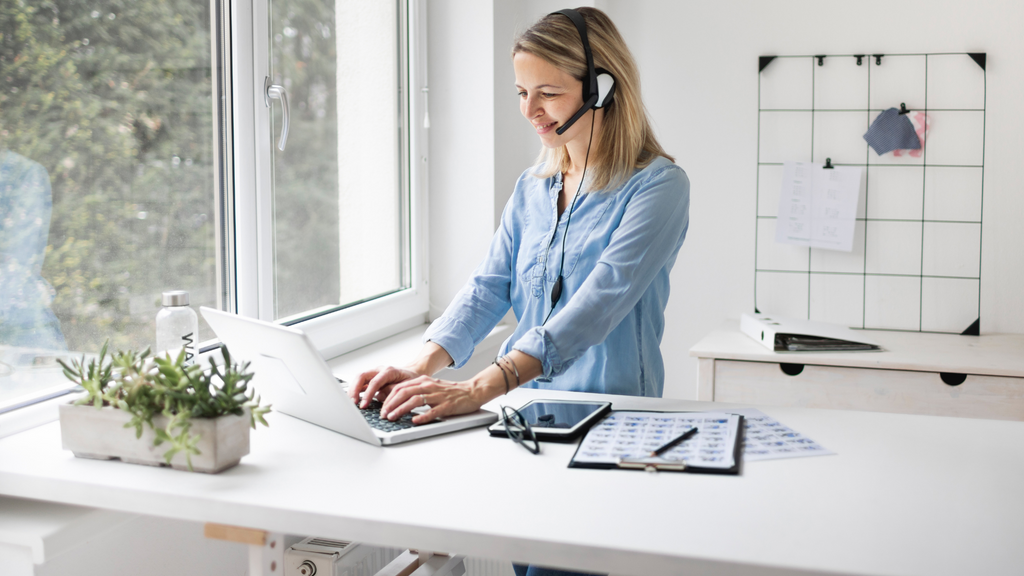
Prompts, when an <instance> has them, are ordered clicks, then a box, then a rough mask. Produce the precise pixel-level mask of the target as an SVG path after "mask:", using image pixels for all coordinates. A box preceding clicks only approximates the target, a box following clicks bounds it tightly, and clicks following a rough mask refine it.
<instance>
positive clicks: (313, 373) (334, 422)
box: [200, 307, 498, 446]
mask: <svg viewBox="0 0 1024 576" xmlns="http://www.w3.org/2000/svg"><path fill="white" fill-rule="evenodd" d="M200 310H202V313H203V317H204V318H206V321H207V322H208V323H209V324H210V327H211V328H213V331H214V332H216V333H217V336H219V337H220V340H221V342H223V343H224V344H226V345H227V347H228V350H229V351H230V352H231V356H232V358H234V359H236V360H248V361H249V362H251V363H252V365H251V366H250V370H252V372H253V373H254V374H255V376H253V379H252V385H253V387H254V388H255V389H256V392H257V393H258V394H259V395H260V397H261V399H262V400H263V401H265V402H268V403H270V404H271V405H272V406H273V410H274V411H275V412H281V413H283V414H288V415H289V416H294V417H295V418H299V419H301V420H305V421H306V422H311V423H313V424H316V425H318V426H323V427H324V428H327V429H329V430H333V431H335V432H339V433H341V434H344V435H346V436H351V437H352V438H356V439H358V440H362V441H363V442H368V443H370V444H375V445H377V446H387V445H389V444H398V443H400V442H408V441H410V440H418V439H420V438H426V437H428V436H436V435H438V434H445V433H448V432H454V431H456V430H463V429H466V428H472V427H475V426H486V425H488V424H491V423H493V422H496V421H497V420H498V416H497V415H496V414H494V413H493V412H488V411H486V410H477V411H476V412H474V413H472V414H465V415H462V416H452V417H448V418H445V419H443V420H435V421H434V422H431V423H429V424H421V425H418V426H417V425H413V424H412V422H411V417H412V415H411V414H410V415H407V416H405V417H403V418H402V419H400V420H398V421H396V422H393V423H392V422H387V421H386V420H382V419H380V418H379V414H378V413H377V410H379V408H380V405H379V403H377V402H374V405H375V407H376V409H367V410H360V408H359V407H358V406H357V405H356V403H355V402H353V401H352V399H351V398H349V396H348V393H347V392H346V391H345V389H344V387H343V386H342V384H341V382H340V381H339V380H338V379H337V378H335V377H334V375H333V374H332V373H331V369H330V368H329V367H328V366H327V363H326V362H324V359H323V357H322V356H320V353H319V352H318V351H317V349H316V347H314V346H313V343H312V342H311V341H310V339H309V337H307V336H306V334H305V333H304V332H302V330H299V329H297V328H292V327H289V326H281V325H279V324H272V323H270V322H264V321H261V320H254V319H252V318H244V317H242V316H238V315H237V314H230V313H227V312H222V311H220V310H214V309H212V308H206V307H202V308H200ZM422 410H424V409H421V408H417V409H416V411H422ZM414 412H415V411H414ZM371 424H372V425H371Z"/></svg>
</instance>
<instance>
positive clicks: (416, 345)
mask: <svg viewBox="0 0 1024 576" xmlns="http://www.w3.org/2000/svg"><path fill="white" fill-rule="evenodd" d="M427 326H428V325H427V324H422V325H420V326H417V327H415V328H410V329H408V330H406V331H404V332H400V333H398V334H395V335H394V336H391V337H389V338H385V339H383V340H380V341H379V342H375V343H373V344H369V345H367V346H364V347H362V348H359V349H357V350H353V351H351V352H348V353H346V354H342V355H340V356H337V357H335V358H332V359H329V360H328V361H327V364H328V366H330V367H331V370H332V371H333V372H334V375H335V376H337V377H339V378H341V379H342V380H345V381H346V382H352V381H353V380H355V378H356V377H357V376H358V375H359V374H360V373H361V372H363V371H365V370H369V369H371V368H374V367H376V366H380V365H384V364H393V365H402V364H405V363H407V362H409V361H411V360H412V359H413V358H415V357H416V354H417V353H418V352H419V350H420V347H421V346H422V345H423V334H424V333H425V332H426V331H427ZM514 329H515V327H514V326H512V325H509V324H499V325H498V326H497V327H495V328H494V330H491V333H490V334H488V335H487V337H486V338H484V341H483V342H481V343H480V345H479V346H477V347H476V351H475V352H474V353H473V358H471V359H470V361H469V362H468V363H467V364H466V365H465V366H463V367H462V368H461V369H459V370H443V371H442V372H441V373H439V374H438V377H440V378H444V379H446V380H462V379H466V378H469V377H470V376H472V375H474V374H476V373H477V372H479V371H480V370H483V369H484V368H486V367H487V365H489V364H490V363H491V361H492V360H493V359H494V357H495V355H496V354H497V351H498V348H499V347H500V346H501V343H502V342H504V341H505V339H506V338H508V337H509V335H510V334H512V331H513V330H514ZM210 354H216V355H219V354H220V352H219V350H214V351H212V352H210ZM203 356H204V357H205V356H206V355H203ZM202 361H203V362H205V360H202ZM80 395H81V393H78V394H67V395H64V396H59V397H57V398H52V399H50V400H46V401H43V402H38V403H36V404H32V405H30V406H25V407H24V408H19V409H17V410H12V411H11V412H7V413H5V414H2V415H0V438H3V437H5V436H11V435H13V434H17V433H18V432H23V431H25V430H28V429H30V428H35V427H36V426H42V425H43V424H47V423H49V422H53V421H54V420H57V418H58V412H57V407H58V406H59V405H61V404H63V403H65V402H70V401H72V400H74V399H75V398H78V397H79V396H80Z"/></svg>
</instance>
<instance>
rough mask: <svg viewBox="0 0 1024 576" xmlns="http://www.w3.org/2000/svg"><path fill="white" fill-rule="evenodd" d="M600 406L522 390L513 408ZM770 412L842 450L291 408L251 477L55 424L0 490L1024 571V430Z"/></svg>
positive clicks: (434, 539) (621, 400)
mask: <svg viewBox="0 0 1024 576" xmlns="http://www.w3.org/2000/svg"><path fill="white" fill-rule="evenodd" d="M595 396H596V395H574V394H571V393H557V392H550V391H543V392H542V391H533V390H515V391H513V393H512V394H511V395H510V397H508V398H507V399H505V402H507V403H508V404H512V405H518V404H521V403H524V402H526V401H527V400H529V399H532V398H535V397H546V398H552V397H572V398H581V397H582V398H587V397H595ZM602 398H605V399H611V400H612V401H613V404H614V407H615V408H617V409H660V410H721V409H727V408H729V407H730V406H733V407H735V405H727V404H715V403H706V402H693V401H683V400H668V399H647V398H631V397H619V396H611V397H609V396H602ZM764 411H765V412H766V413H768V414H769V415H771V416H773V417H775V418H777V419H779V420H780V421H781V422H783V423H784V424H786V425H788V426H790V427H792V428H794V429H796V430H798V431H800V432H803V433H804V434H806V435H808V436H810V437H811V438H813V439H815V440H816V441H818V442H820V443H821V444H822V445H823V446H825V447H827V448H829V449H831V450H834V451H835V452H836V453H837V454H836V455H831V456H824V457H814V458H800V459H791V460H775V461H765V462H753V463H749V464H745V465H744V466H743V470H742V474H741V475H739V476H715V475H701V474H673V473H659V474H650V473H643V472H633V471H617V470H614V471H613V470H587V469H569V468H567V467H566V466H567V464H568V462H569V459H570V458H571V456H572V454H573V452H574V450H575V444H569V445H560V444H544V445H543V452H542V454H541V455H539V456H534V455H532V454H530V453H528V452H527V451H525V450H523V449H522V448H521V447H519V446H517V445H515V444H513V443H512V442H509V441H507V440H505V439H499V438H491V437H489V436H488V435H487V433H486V432H485V431H484V430H483V429H476V430H470V431H464V432H457V433H454V434H450V435H447V436H442V437H436V438H432V439H428V440H422V441H418V442H412V443H409V444H405V445H398V446H393V447H388V448H377V447H374V446H370V445H367V444H364V443H362V442H358V441H356V440H352V439H350V438H347V437H344V436H341V435H339V434H336V433H334V432H330V431H328V430H326V429H322V428H319V427H316V426H313V425H310V424H306V423H304V422H301V421H298V420H295V419H293V418H290V417H288V416H284V415H281V414H272V415H271V416H270V424H271V427H270V428H269V429H266V428H262V427H261V428H260V429H258V430H256V431H255V432H254V433H253V435H252V448H251V453H250V454H249V455H248V456H246V457H245V458H243V460H242V462H241V464H240V465H238V466H236V467H234V468H232V469H230V470H227V471H225V472H222V473H220V474H217V475H206V474H193V473H187V472H179V471H174V470H170V469H167V468H151V467H146V466H137V465H131V464H124V463H120V462H106V461H95V460H85V459H77V458H74V457H73V456H72V455H71V453H70V452H66V451H63V450H61V448H60V430H59V425H58V424H57V423H52V424H49V425H45V426H42V427H39V428H36V429H33V430H29V431H27V432H23V433H21V434H17V435H14V436H10V437H7V438H4V439H0V494H4V495H11V496H19V497H26V498H36V499H41V500H50V501H58V502H64V503H71V504H79V505H88V506H95V507H101V508H108V509H114V510H121V511H130V512H138V513H143V514H150V515H154V516H163V517H170V518H178V519H186V520H194V521H210V522H218V523H224V524H231V525H238V526H246V527H253V528H261V529H266V530H270V531H276V532H285V533H290V534H302V535H316V536H321V537H325V538H339V539H352V540H356V541H361V542H368V543H377V544H387V545H394V546H402V547H411V548H420V549H427V550H438V551H448V552H455V553H463V554H468V555H471V556H480V557H485V558H493V559H509V560H518V561H529V562H534V563H537V564H544V565H553V566H561V567H569V568H577V569H581V570H591V571H599V572H612V573H615V574H637V575H639V574H643V575H645V576H646V575H658V574H666V575H667V574H679V573H683V572H685V573H708V574H726V573H728V574H735V573H736V570H737V569H738V568H739V569H740V570H742V571H743V572H744V573H751V574H782V573H791V571H792V570H806V571H810V572H812V573H813V572H829V573H844V574H966V573H989V574H1007V573H1014V572H1019V569H1020V566H1024V547H1021V546H1020V542H1021V541H1022V540H1024V497H1022V496H1021V486H1020V479H1021V478H1024V423H1020V422H1006V421H994V420H971V419H957V418H943V417H934V416H915V415H903V414H879V413H868V412H848V411H838V410H817V409H802V408H776V407H772V408H765V409H764ZM691 571H692V572H691Z"/></svg>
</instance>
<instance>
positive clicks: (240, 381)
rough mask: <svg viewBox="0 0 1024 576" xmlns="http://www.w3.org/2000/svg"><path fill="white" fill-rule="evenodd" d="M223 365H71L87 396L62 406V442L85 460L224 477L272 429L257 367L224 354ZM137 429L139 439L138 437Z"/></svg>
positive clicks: (121, 356) (129, 355)
mask: <svg viewBox="0 0 1024 576" xmlns="http://www.w3.org/2000/svg"><path fill="white" fill-rule="evenodd" d="M221 353H222V355H223V364H221V365H218V364H217V363H216V362H215V361H214V359H213V358H212V357H211V358H210V367H209V368H208V369H206V370H204V369H203V367H202V366H200V365H199V364H198V363H197V364H194V365H186V364H185V351H184V350H182V351H181V353H179V354H178V356H177V358H171V357H170V355H165V357H163V358H150V357H149V348H146V349H145V350H144V351H142V352H135V351H131V350H129V351H119V352H117V353H116V354H113V355H111V356H108V355H107V345H106V344H104V345H103V349H102V350H101V351H100V354H99V356H98V357H96V358H93V359H91V360H90V361H88V362H86V360H85V357H82V358H81V359H80V360H72V361H71V364H70V365H68V364H66V363H64V362H63V361H59V362H60V364H61V366H62V367H63V368H64V375H65V376H67V377H68V378H69V379H70V380H71V381H73V382H75V383H76V384H78V385H79V386H81V387H82V389H84V390H85V396H83V397H82V398H80V399H78V400H76V401H74V402H72V403H68V404H63V405H61V406H60V428H61V441H62V443H63V446H64V449H65V450H71V451H72V452H73V453H74V454H75V456H77V457H79V458H98V459H104V460H109V459H120V460H122V461H124V462H131V463H136V464H148V465H151V466H171V467H172V468H176V469H188V470H194V471H199V472H210V473H216V472H220V471H221V470H224V469H226V468H230V467H231V466H234V465H235V464H237V463H238V462H239V461H240V460H241V458H242V456H245V455H246V454H248V453H249V429H250V427H251V428H255V427H256V422H259V423H261V424H263V425H264V426H266V425H267V421H266V420H265V419H264V415H265V414H266V413H267V412H269V411H270V407H269V406H260V401H259V397H258V396H255V393H254V391H253V390H252V388H250V387H249V381H250V380H251V379H252V377H253V373H251V372H249V371H248V367H249V363H248V362H244V363H241V364H238V363H235V362H232V360H231V355H230V353H229V352H228V349H227V347H226V346H221ZM128 429H134V434H133V433H132V431H131V430H128Z"/></svg>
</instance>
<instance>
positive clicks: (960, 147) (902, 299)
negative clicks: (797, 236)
mask: <svg viewBox="0 0 1024 576" xmlns="http://www.w3.org/2000/svg"><path fill="white" fill-rule="evenodd" d="M858 60H859V61H860V62H859V63H858ZM985 60H986V56H985V54H967V53H957V54H948V53H944V54H891V55H884V56H876V55H861V56H857V55H826V56H778V57H776V56H762V57H760V60H759V72H758V74H759V77H758V115H757V116H758V151H757V196H756V198H757V227H756V247H755V259H754V260H755V273H754V306H755V310H757V311H760V312H763V313H768V314H776V315H779V316H787V317H793V318H804V319H810V320H819V321H824V322H833V323H837V324H842V325H845V326H850V327H853V328H867V329H881V330H904V331H919V332H941V333H956V334H960V333H968V334H977V333H978V332H979V329H980V316H981V313H980V308H981V280H982V275H981V238H982V233H981V232H982V201H983V190H984V169H985V100H986V83H985V80H986V78H985ZM901 103H902V104H905V105H906V108H907V109H909V110H910V111H911V113H912V114H913V113H915V112H923V113H925V114H926V115H927V118H928V131H927V132H926V134H925V137H924V138H921V143H922V149H921V150H920V151H919V152H917V153H915V154H914V155H911V154H909V153H907V152H906V151H903V152H902V153H901V154H900V155H899V156H896V155H894V153H892V152H890V153H887V154H883V155H881V156H879V155H878V154H876V153H875V152H874V151H873V150H871V148H870V147H869V146H868V144H867V142H866V141H865V140H864V138H863V135H864V133H865V132H867V129H868V127H869V126H870V125H871V122H872V121H874V119H875V118H876V117H877V116H878V115H879V114H880V113H881V112H882V111H883V110H886V109H888V108H897V109H899V108H900V105H901ZM826 158H830V159H831V162H832V164H833V165H835V166H861V167H863V170H864V177H863V178H862V180H861V193H860V199H859V202H858V206H857V220H856V227H855V233H854V240H853V246H854V248H853V251H852V252H839V251H831V250H824V249H818V248H808V247H803V246H793V245H789V244H779V243H776V242H775V222H776V215H777V214H778V203H779V195H780V190H781V188H782V172H783V163H784V162H789V161H795V162H814V163H819V164H824V163H825V161H826Z"/></svg>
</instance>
